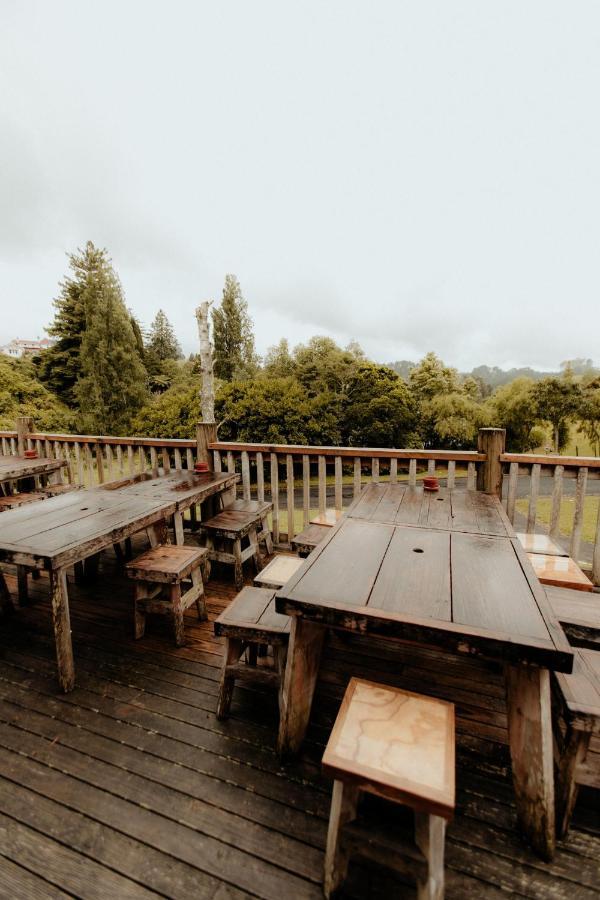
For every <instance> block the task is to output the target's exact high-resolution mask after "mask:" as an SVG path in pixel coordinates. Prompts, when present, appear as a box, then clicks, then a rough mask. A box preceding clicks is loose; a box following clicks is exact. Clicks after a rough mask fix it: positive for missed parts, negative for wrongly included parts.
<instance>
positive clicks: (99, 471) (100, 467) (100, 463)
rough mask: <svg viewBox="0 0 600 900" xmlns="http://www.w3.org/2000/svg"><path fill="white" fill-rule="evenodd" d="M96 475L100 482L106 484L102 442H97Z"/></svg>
mask: <svg viewBox="0 0 600 900" xmlns="http://www.w3.org/2000/svg"><path fill="white" fill-rule="evenodd" d="M95 449H96V475H97V477H98V484H104V458H103V456H102V444H96V448H95Z"/></svg>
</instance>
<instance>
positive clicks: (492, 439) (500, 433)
mask: <svg viewBox="0 0 600 900" xmlns="http://www.w3.org/2000/svg"><path fill="white" fill-rule="evenodd" d="M505 445H506V429H504V428H480V429H479V434H478V436H477V450H478V451H479V453H485V454H486V456H487V459H486V461H485V462H483V463H479V465H478V468H477V490H478V491H484V492H485V493H486V494H496V496H498V497H501V496H502V463H501V462H500V454H502V453H504V448H505Z"/></svg>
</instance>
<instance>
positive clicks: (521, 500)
mask: <svg viewBox="0 0 600 900" xmlns="http://www.w3.org/2000/svg"><path fill="white" fill-rule="evenodd" d="M0 442H1V448H2V453H5V454H7V453H17V452H18V447H19V436H18V433H17V431H2V432H0ZM21 442H22V444H23V446H25V445H26V446H27V447H30V448H33V449H37V451H38V453H39V454H40V455H44V456H49V457H52V458H62V459H65V460H66V461H67V463H68V467H67V473H68V474H67V476H65V477H69V478H70V480H71V481H73V482H75V483H79V484H81V485H84V486H86V487H91V486H94V485H96V484H102V483H104V482H106V481H110V480H112V479H116V478H119V477H122V476H127V475H136V474H139V473H142V472H148V473H153V474H158V473H159V472H169V471H172V470H182V469H191V468H193V465H194V462H195V460H196V457H197V442H196V440H191V439H190V440H175V439H166V438H144V437H114V436H106V435H104V436H93V435H71V434H45V433H38V432H35V431H34V432H30V433H27V434H25V435H21ZM23 442H24V443H23ZM208 447H209V451H210V453H211V454H212V457H213V462H214V468H215V469H216V470H217V471H223V470H227V471H230V472H238V473H239V474H240V475H241V484H240V485H239V486H238V489H237V490H238V494H239V495H240V496H242V497H243V498H245V499H250V498H254V499H258V500H263V499H266V500H270V501H271V502H272V503H273V515H272V531H273V538H274V541H275V542H276V543H284V542H289V540H291V538H292V537H293V536H294V535H295V534H296V533H297V532H298V531H300V530H301V529H302V528H303V527H304V526H305V525H306V524H307V523H308V522H309V521H310V519H311V518H313V517H314V516H316V515H318V514H320V515H323V514H325V512H326V511H327V510H335V511H337V512H338V513H339V512H341V511H343V509H344V508H346V507H347V506H348V505H349V504H350V503H351V502H352V500H353V498H354V497H355V496H356V495H357V493H358V492H359V491H360V489H361V487H362V485H363V484H365V483H366V482H367V481H390V482H392V483H394V482H399V481H404V482H406V483H407V484H409V485H414V484H416V483H417V481H418V480H419V479H420V478H422V477H423V476H424V475H426V474H436V475H437V476H438V477H439V478H440V479H442V482H443V483H444V484H445V485H447V486H448V487H450V488H451V487H453V486H455V485H456V486H464V488H465V489H467V490H474V489H475V487H476V485H477V480H478V479H480V478H481V476H482V475H483V474H484V469H485V468H486V465H487V466H489V463H490V460H489V459H488V456H487V455H486V453H484V452H472V451H450V450H395V449H390V448H359V447H314V446H303V445H300V446H295V445H288V444H274V445H271V444H251V443H234V442H224V441H213V442H211V443H209V444H208ZM494 459H495V461H496V463H497V467H498V471H500V470H502V471H503V472H504V487H503V491H502V495H503V502H504V505H505V507H506V511H507V514H508V517H509V518H510V520H511V522H513V524H515V526H516V527H517V529H518V530H525V531H530V532H532V531H535V530H536V529H537V530H545V531H548V532H549V533H550V535H551V536H552V537H553V538H555V539H556V540H559V541H561V542H562V543H563V544H565V545H566V544H567V542H568V550H569V553H570V555H571V556H572V557H573V558H574V559H576V560H578V561H579V562H581V563H582V564H583V565H584V567H586V568H588V570H589V569H591V575H592V578H593V581H594V583H595V584H597V585H600V492H598V493H596V494H594V496H591V494H592V492H591V491H590V489H589V484H590V482H591V481H592V480H595V479H600V459H599V458H595V457H593V458H583V457H564V456H536V455H533V454H512V453H502V454H500V455H498V453H495V454H494ZM548 476H550V479H551V481H550V479H548ZM546 479H548V485H549V486H548V488H546V490H545V491H544V492H543V494H542V493H541V488H542V486H543V482H544V481H545V480H546ZM572 480H574V491H568V490H563V486H564V484H565V483H567V481H570V483H573V481H572ZM550 485H551V492H550V489H549V488H550ZM595 497H598V507H599V510H598V516H597V518H596V519H595V521H594V533H593V535H592V539H591V541H590V539H589V534H588V536H587V540H585V547H586V553H585V558H584V559H583V560H581V559H580V551H581V547H582V542H583V541H584V537H583V529H584V526H585V527H586V528H587V529H588V531H589V527H590V526H589V522H590V515H591V516H592V517H593V516H595V507H594V506H593V504H594V502H595ZM570 508H572V509H573V515H572V517H569V515H568V514H567V511H568V510H569V509H570ZM561 516H562V518H561Z"/></svg>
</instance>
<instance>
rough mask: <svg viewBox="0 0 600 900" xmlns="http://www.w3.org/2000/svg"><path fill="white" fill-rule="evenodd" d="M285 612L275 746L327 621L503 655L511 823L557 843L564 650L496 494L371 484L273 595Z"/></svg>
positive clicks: (283, 741) (304, 690)
mask: <svg viewBox="0 0 600 900" xmlns="http://www.w3.org/2000/svg"><path fill="white" fill-rule="evenodd" d="M276 608H277V610H278V612H282V613H287V614H288V615H290V616H292V617H293V619H292V626H291V632H290V647H289V652H288V662H287V667H286V673H285V680H284V689H283V713H282V717H281V723H280V733H279V748H280V751H281V753H282V754H284V755H285V754H289V753H294V752H296V751H297V750H298V749H299V747H300V745H301V743H302V740H303V738H304V734H305V731H306V727H307V724H308V719H309V716H310V708H311V703H312V696H313V692H314V688H315V684H316V680H317V675H318V666H319V659H320V654H321V648H322V644H323V637H324V634H325V627H326V626H330V627H333V628H339V629H344V630H349V631H353V632H358V633H360V634H375V635H380V636H385V637H388V638H393V639H397V640H398V641H404V642H406V641H410V642H415V643H424V644H427V645H429V646H431V645H433V646H436V647H440V648H442V649H445V650H447V651H449V652H452V653H465V654H478V655H482V656H485V657H487V658H492V659H495V660H499V661H501V662H502V663H504V664H505V673H506V688H507V713H508V726H509V741H510V751H511V758H512V768H513V779H514V786H515V795H516V804H517V812H518V818H519V822H520V824H521V826H522V828H523V830H524V831H525V833H526V835H527V836H528V838H529V840H530V841H531V843H532V845H533V846H534V847H535V848H536V849H537V850H538V851H539V853H540V854H541V855H542V856H544V857H546V858H549V857H551V856H552V853H553V851H554V842H555V837H554V785H553V761H552V731H551V719H550V680H549V671H550V670H555V671H560V672H570V671H571V670H572V666H573V653H572V652H571V650H570V647H569V644H568V642H567V639H566V637H565V635H564V633H563V631H562V628H561V627H560V625H559V624H558V622H557V621H556V619H555V617H554V614H553V612H552V609H551V607H550V605H549V603H548V600H547V597H546V593H545V591H544V589H543V588H542V586H541V585H540V583H539V581H538V579H537V578H536V576H535V574H534V572H533V569H532V567H531V564H530V563H529V560H528V558H527V554H526V553H525V551H524V550H523V548H522V547H521V545H520V543H519V541H518V540H517V538H516V537H515V535H514V532H513V529H512V526H511V524H510V522H509V520H508V518H507V517H506V515H505V513H504V510H503V509H502V506H501V505H500V503H499V502H498V500H497V499H496V498H495V497H491V496H488V495H486V494H482V493H479V492H475V491H449V490H440V491H437V492H432V493H428V492H425V491H424V490H423V488H422V487H408V486H405V485H401V484H389V485H384V484H370V485H368V486H367V487H366V488H365V489H364V490H363V492H362V493H361V495H360V496H359V497H358V498H357V500H356V501H355V502H354V503H353V505H352V506H351V507H350V509H349V511H348V513H347V515H346V516H345V517H344V518H343V519H341V520H340V521H339V522H338V524H337V525H336V526H335V528H333V529H332V531H331V534H330V535H329V537H328V538H326V540H325V541H324V542H323V543H322V544H320V545H319V546H318V547H317V548H316V550H315V551H314V552H313V553H312V554H311V556H310V557H308V559H307V560H306V561H305V563H304V564H303V566H302V567H301V568H300V569H299V571H298V572H297V574H296V575H295V576H294V577H293V578H291V579H290V581H289V582H288V583H287V584H286V585H285V586H284V587H283V588H282V590H281V591H279V592H278V594H277V596H276Z"/></svg>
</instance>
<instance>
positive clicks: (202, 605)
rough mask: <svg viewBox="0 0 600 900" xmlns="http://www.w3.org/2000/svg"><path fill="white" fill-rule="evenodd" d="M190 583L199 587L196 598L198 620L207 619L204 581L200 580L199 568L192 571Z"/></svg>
mask: <svg viewBox="0 0 600 900" xmlns="http://www.w3.org/2000/svg"><path fill="white" fill-rule="evenodd" d="M192 584H193V585H194V587H200V595H199V596H198V598H197V600H196V610H197V611H198V618H199V620H200V621H201V622H204V621H206V619H208V614H207V612H206V599H205V597H204V582H203V581H202V573H201V571H200V569H194V570H193V571H192Z"/></svg>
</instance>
